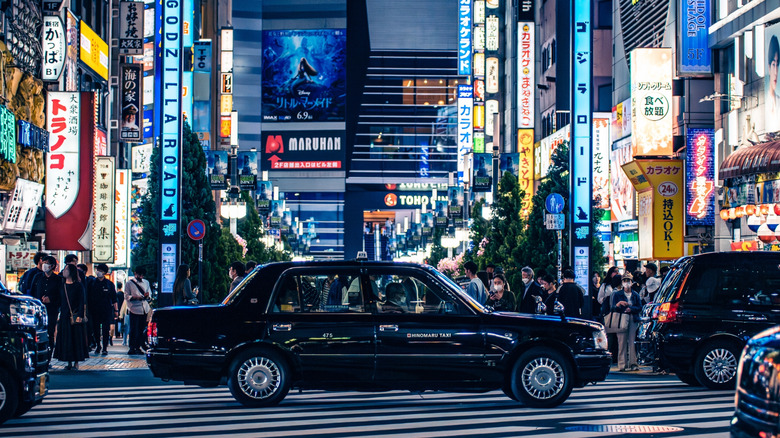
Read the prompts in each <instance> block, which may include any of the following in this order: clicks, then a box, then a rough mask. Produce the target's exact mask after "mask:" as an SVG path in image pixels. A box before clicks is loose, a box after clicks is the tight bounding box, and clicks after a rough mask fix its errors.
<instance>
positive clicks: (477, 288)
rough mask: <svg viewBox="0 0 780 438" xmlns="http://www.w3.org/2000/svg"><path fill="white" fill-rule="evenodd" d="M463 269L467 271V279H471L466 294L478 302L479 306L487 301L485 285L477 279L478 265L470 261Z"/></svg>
mask: <svg viewBox="0 0 780 438" xmlns="http://www.w3.org/2000/svg"><path fill="white" fill-rule="evenodd" d="M463 269H464V270H465V271H466V277H468V278H469V284H468V286H467V287H466V294H467V295H469V296H470V297H471V298H473V299H474V300H476V301H477V302H478V303H479V304H482V303H484V302H485V301H487V291H486V290H485V284H484V283H482V280H480V279H479V277H477V264H476V263H474V262H472V261H471V260H469V261H467V262H466V263H464V264H463Z"/></svg>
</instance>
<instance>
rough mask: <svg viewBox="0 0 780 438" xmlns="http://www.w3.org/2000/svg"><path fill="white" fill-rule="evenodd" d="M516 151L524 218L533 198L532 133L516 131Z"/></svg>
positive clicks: (531, 131)
mask: <svg viewBox="0 0 780 438" xmlns="http://www.w3.org/2000/svg"><path fill="white" fill-rule="evenodd" d="M517 150H518V152H519V155H520V160H519V166H518V169H517V174H518V175H517V178H518V182H519V183H520V190H522V191H523V199H522V200H521V201H520V202H521V205H522V211H523V214H524V215H525V216H528V213H530V212H531V199H532V198H533V196H534V131H533V129H519V130H518V131H517Z"/></svg>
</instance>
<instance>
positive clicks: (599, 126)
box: [593, 113, 612, 210]
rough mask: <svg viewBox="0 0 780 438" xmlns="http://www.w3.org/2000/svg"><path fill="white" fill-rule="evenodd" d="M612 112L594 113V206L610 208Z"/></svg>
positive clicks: (602, 208)
mask: <svg viewBox="0 0 780 438" xmlns="http://www.w3.org/2000/svg"><path fill="white" fill-rule="evenodd" d="M609 133H610V113H601V114H593V206H594V207H595V208H598V209H601V210H609V208H610V207H609V152H610V151H609V149H610V144H612V142H611V141H610V137H609Z"/></svg>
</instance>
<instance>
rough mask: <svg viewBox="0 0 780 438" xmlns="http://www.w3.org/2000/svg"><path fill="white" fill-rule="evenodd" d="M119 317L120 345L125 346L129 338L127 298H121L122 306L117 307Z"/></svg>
mask: <svg viewBox="0 0 780 438" xmlns="http://www.w3.org/2000/svg"><path fill="white" fill-rule="evenodd" d="M122 295H123V296H124V292H122ZM119 319H120V320H121V321H122V345H123V346H125V347H127V345H128V344H129V341H128V340H129V339H130V312H128V311H127V300H125V299H123V300H122V308H121V309H119Z"/></svg>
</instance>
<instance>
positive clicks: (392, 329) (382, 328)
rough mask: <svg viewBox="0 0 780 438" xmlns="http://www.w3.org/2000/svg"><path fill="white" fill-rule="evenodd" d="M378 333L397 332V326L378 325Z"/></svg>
mask: <svg viewBox="0 0 780 438" xmlns="http://www.w3.org/2000/svg"><path fill="white" fill-rule="evenodd" d="M379 331H380V332H397V331H398V326H397V325H380V326H379Z"/></svg>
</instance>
